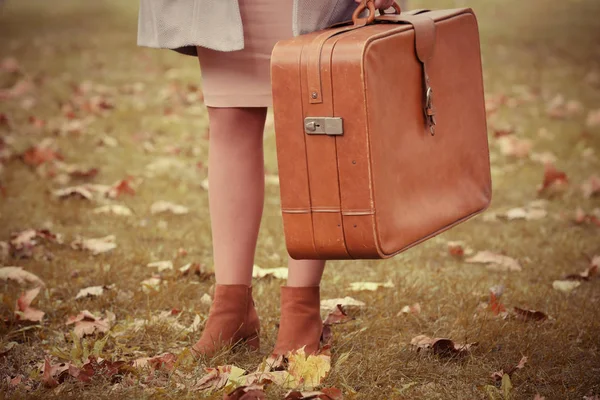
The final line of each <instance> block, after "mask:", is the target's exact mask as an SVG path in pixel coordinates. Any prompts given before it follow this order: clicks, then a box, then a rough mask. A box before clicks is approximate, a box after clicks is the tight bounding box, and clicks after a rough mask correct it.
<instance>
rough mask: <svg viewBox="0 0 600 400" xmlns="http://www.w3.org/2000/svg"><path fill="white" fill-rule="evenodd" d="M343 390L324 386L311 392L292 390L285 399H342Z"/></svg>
mask: <svg viewBox="0 0 600 400" xmlns="http://www.w3.org/2000/svg"><path fill="white" fill-rule="evenodd" d="M343 398H344V396H343V395H342V391H341V390H340V389H337V388H323V389H321V390H317V391H311V392H298V391H295V390H291V391H289V392H288V393H286V395H285V398H284V400H318V399H320V400H342V399H343Z"/></svg>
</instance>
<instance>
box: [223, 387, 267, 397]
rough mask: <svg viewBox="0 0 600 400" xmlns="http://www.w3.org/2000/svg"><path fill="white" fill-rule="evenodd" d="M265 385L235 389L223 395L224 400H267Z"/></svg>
mask: <svg viewBox="0 0 600 400" xmlns="http://www.w3.org/2000/svg"><path fill="white" fill-rule="evenodd" d="M266 398H267V397H266V394H265V392H264V385H257V384H254V385H248V386H240V387H238V388H235V389H234V390H233V391H231V392H229V393H225V394H223V400H264V399H266Z"/></svg>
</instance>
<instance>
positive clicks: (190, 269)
mask: <svg viewBox="0 0 600 400" xmlns="http://www.w3.org/2000/svg"><path fill="white" fill-rule="evenodd" d="M179 272H180V274H181V276H187V275H189V274H194V275H197V276H199V277H200V279H201V280H206V279H209V278H210V277H212V276H213V275H214V271H210V270H209V269H208V268H207V267H206V265H204V264H200V263H188V264H185V265H184V266H182V267H181V268H179Z"/></svg>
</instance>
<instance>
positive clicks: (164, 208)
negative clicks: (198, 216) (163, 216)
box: [150, 201, 189, 215]
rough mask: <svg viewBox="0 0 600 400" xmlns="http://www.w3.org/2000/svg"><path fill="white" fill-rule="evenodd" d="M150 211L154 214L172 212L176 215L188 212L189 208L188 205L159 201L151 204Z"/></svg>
mask: <svg viewBox="0 0 600 400" xmlns="http://www.w3.org/2000/svg"><path fill="white" fill-rule="evenodd" d="M150 212H151V213H152V214H159V213H164V212H170V213H173V214H175V215H182V214H187V213H188V212H189V209H188V208H187V207H184V206H181V205H178V204H174V203H170V202H168V201H157V202H155V203H154V204H152V206H150Z"/></svg>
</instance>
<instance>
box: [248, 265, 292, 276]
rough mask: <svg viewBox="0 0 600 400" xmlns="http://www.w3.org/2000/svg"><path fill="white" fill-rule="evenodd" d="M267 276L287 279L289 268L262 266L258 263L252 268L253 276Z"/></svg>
mask: <svg viewBox="0 0 600 400" xmlns="http://www.w3.org/2000/svg"><path fill="white" fill-rule="evenodd" d="M266 276H273V277H274V278H277V279H287V277H288V269H287V268H286V267H279V268H261V267H259V266H258V265H254V268H253V270H252V277H253V278H264V277H266Z"/></svg>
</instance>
